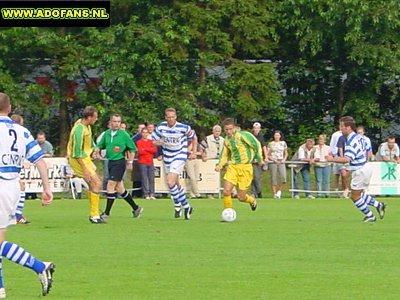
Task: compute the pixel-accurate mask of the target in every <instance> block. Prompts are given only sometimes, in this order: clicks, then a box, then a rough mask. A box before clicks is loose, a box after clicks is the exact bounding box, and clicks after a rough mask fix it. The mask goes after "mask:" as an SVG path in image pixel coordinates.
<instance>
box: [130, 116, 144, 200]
mask: <svg viewBox="0 0 400 300" xmlns="http://www.w3.org/2000/svg"><path fill="white" fill-rule="evenodd" d="M145 127H146V124H144V123H140V124H139V125H138V128H137V132H136V134H134V135H133V136H132V140H133V142H134V143H135V144H136V142H137V141H138V140H140V139H141V138H142V129H143V128H145ZM136 158H137V153H136ZM138 169H139V164H138V162H137V160H136V159H135V160H134V161H133V165H132V193H131V194H132V196H133V197H141V196H144V194H143V188H142V181H141V175H140V172H138Z"/></svg>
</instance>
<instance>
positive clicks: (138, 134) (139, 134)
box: [132, 123, 146, 143]
mask: <svg viewBox="0 0 400 300" xmlns="http://www.w3.org/2000/svg"><path fill="white" fill-rule="evenodd" d="M145 127H146V124H144V123H140V124H139V125H138V128H137V132H136V133H135V134H134V135H133V136H132V140H133V142H134V143H136V142H137V141H138V140H140V139H141V138H142V130H143V128H145Z"/></svg>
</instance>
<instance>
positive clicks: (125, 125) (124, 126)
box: [119, 121, 128, 130]
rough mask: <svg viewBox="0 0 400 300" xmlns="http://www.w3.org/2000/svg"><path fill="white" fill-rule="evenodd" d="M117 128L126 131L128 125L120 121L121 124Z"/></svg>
mask: <svg viewBox="0 0 400 300" xmlns="http://www.w3.org/2000/svg"><path fill="white" fill-rule="evenodd" d="M119 128H120V129H121V130H127V129H128V125H127V124H126V123H125V122H124V121H122V122H121V124H120V125H119Z"/></svg>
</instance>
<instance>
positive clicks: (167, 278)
mask: <svg viewBox="0 0 400 300" xmlns="http://www.w3.org/2000/svg"><path fill="white" fill-rule="evenodd" d="M385 201H386V202H388V204H389V209H388V213H387V216H386V218H385V220H383V221H380V220H378V222H377V223H375V224H365V223H362V222H361V221H360V220H361V218H362V216H361V214H360V213H359V212H357V211H356V209H355V208H354V207H353V205H352V204H351V202H350V201H349V200H343V199H329V200H326V199H324V200H321V199H320V200H317V199H316V200H296V201H293V200H290V199H284V200H280V201H277V200H271V199H263V200H260V201H259V209H258V210H257V211H256V212H252V211H250V208H249V207H248V205H245V204H242V203H239V202H237V200H235V202H234V206H235V209H236V211H237V214H238V218H237V220H236V221H235V222H234V223H221V222H219V217H220V210H221V202H220V201H218V200H208V199H207V200H205V199H202V200H196V201H192V203H193V206H194V207H195V208H196V210H195V213H194V215H193V219H192V220H191V221H185V220H183V219H180V220H175V219H174V218H173V217H172V213H173V212H172V205H171V202H170V200H156V201H140V204H141V205H143V207H144V215H143V217H142V218H140V219H132V218H131V217H130V211H129V209H128V206H127V205H126V204H125V203H123V202H122V201H121V203H115V206H114V208H113V212H112V217H111V218H110V220H109V223H108V224H106V225H92V224H89V222H88V220H87V217H86V215H87V202H86V201H85V200H80V201H79V200H76V201H73V200H56V201H55V203H54V204H53V205H52V206H51V207H47V208H42V207H41V206H40V205H39V202H38V201H28V202H27V205H26V210H25V213H26V216H27V217H28V218H29V219H30V220H31V221H32V224H30V225H26V226H23V225H18V226H14V227H12V228H11V229H10V230H9V232H8V240H9V241H13V242H16V243H19V244H20V245H21V246H23V247H25V248H26V249H27V250H29V251H31V252H32V253H33V254H34V255H37V256H38V257H39V258H41V259H44V260H52V261H54V262H55V264H56V266H57V271H56V273H55V283H54V289H53V290H52V293H51V295H49V296H48V298H49V299H189V298H190V299H399V296H400V269H399V265H398V255H399V248H400V241H399V233H398V232H399V230H398V228H399V225H400V221H399V218H398V216H399V213H400V208H399V204H398V202H397V201H396V200H395V199H386V198H385ZM4 269H5V270H4V271H5V279H6V288H7V294H8V299H37V298H38V297H39V296H38V295H39V294H40V284H39V282H38V281H37V279H36V277H35V274H34V273H33V272H31V271H29V270H26V269H24V268H22V267H20V266H18V265H15V264H14V263H11V262H8V261H6V262H5V263H4Z"/></svg>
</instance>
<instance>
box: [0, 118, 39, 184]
mask: <svg viewBox="0 0 400 300" xmlns="http://www.w3.org/2000/svg"><path fill="white" fill-rule="evenodd" d="M0 136H1V140H0V178H1V179H7V180H10V179H15V178H18V177H19V172H20V171H21V168H22V163H23V161H24V159H27V160H29V161H30V162H31V163H36V162H37V161H38V160H39V159H41V158H42V157H43V155H44V153H43V151H42V149H41V148H40V146H39V145H38V143H37V142H36V141H35V139H34V138H33V136H32V134H31V133H30V132H29V130H28V129H26V128H25V127H23V126H21V125H19V124H16V123H15V122H14V121H13V120H11V119H10V118H9V117H5V116H0Z"/></svg>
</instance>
